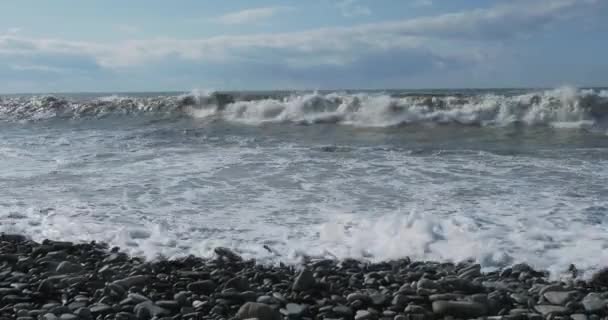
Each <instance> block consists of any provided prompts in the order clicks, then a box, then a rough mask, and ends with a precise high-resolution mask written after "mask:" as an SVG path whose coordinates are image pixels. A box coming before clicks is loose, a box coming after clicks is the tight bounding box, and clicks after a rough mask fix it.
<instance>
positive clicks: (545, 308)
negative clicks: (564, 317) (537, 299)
mask: <svg viewBox="0 0 608 320" xmlns="http://www.w3.org/2000/svg"><path fill="white" fill-rule="evenodd" d="M534 309H535V310H536V311H538V312H539V313H540V314H542V315H543V316H548V315H549V314H554V315H561V314H565V313H566V312H567V311H568V310H567V309H566V308H565V307H562V306H554V305H547V304H539V305H537V306H535V307H534Z"/></svg>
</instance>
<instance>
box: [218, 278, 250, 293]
mask: <svg viewBox="0 0 608 320" xmlns="http://www.w3.org/2000/svg"><path fill="white" fill-rule="evenodd" d="M224 288H235V289H237V290H238V291H246V290H249V282H247V279H245V278H243V277H234V278H232V279H230V280H228V281H226V284H224Z"/></svg>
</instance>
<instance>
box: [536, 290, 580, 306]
mask: <svg viewBox="0 0 608 320" xmlns="http://www.w3.org/2000/svg"><path fill="white" fill-rule="evenodd" d="M577 293H578V292H577V291H547V292H545V293H544V294H543V296H544V297H545V299H547V301H549V302H550V303H552V304H557V305H564V304H566V303H567V302H568V301H570V300H572V298H573V297H574V296H576V294H577Z"/></svg>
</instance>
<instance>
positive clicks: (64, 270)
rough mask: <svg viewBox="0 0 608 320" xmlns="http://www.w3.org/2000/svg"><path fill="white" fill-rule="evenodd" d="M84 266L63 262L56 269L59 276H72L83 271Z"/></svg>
mask: <svg viewBox="0 0 608 320" xmlns="http://www.w3.org/2000/svg"><path fill="white" fill-rule="evenodd" d="M82 269H83V268H82V266H81V265H79V264H76V263H72V262H70V261H63V262H61V263H60V264H59V265H58V266H57V269H55V272H57V273H59V274H70V273H76V272H80V271H82Z"/></svg>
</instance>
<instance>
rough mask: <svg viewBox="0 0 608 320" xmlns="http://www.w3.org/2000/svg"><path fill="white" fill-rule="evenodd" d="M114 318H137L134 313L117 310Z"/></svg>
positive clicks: (124, 319) (127, 319)
mask: <svg viewBox="0 0 608 320" xmlns="http://www.w3.org/2000/svg"><path fill="white" fill-rule="evenodd" d="M115 319H116V320H135V319H137V317H136V316H135V314H133V313H131V312H125V311H122V312H119V313H117V314H116V318H115Z"/></svg>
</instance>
